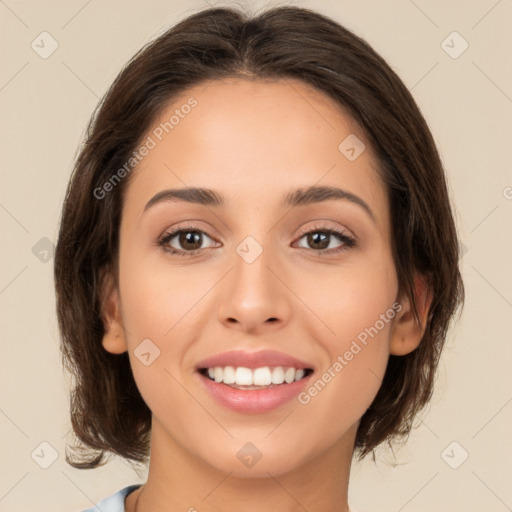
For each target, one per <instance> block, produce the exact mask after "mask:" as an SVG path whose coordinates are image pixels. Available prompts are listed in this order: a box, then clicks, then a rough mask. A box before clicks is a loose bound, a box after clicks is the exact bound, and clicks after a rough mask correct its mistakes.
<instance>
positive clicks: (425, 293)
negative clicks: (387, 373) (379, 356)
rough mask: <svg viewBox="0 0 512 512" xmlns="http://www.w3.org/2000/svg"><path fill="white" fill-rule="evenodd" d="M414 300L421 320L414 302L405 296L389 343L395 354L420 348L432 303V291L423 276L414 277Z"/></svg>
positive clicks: (406, 352)
mask: <svg viewBox="0 0 512 512" xmlns="http://www.w3.org/2000/svg"><path fill="white" fill-rule="evenodd" d="M414 300H415V302H416V309H417V311H418V317H419V319H420V322H418V320H417V319H416V317H415V315H414V310H413V308H412V302H411V301H410V300H409V298H407V297H405V298H404V299H403V300H401V301H400V304H401V305H402V309H400V311H399V312H398V313H397V315H396V319H395V322H394V324H393V330H392V332H391V339H390V343H389V352H390V354H392V355H395V356H404V355H405V354H409V353H410V352H412V351H413V350H414V349H416V348H418V346H419V344H420V342H421V340H422V339H423V334H424V333H425V328H426V325H427V317H428V313H429V310H430V305H431V303H432V292H431V289H430V286H429V285H428V284H427V282H426V279H425V278H424V277H423V276H416V277H415V278H414Z"/></svg>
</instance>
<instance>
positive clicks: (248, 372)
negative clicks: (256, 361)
mask: <svg viewBox="0 0 512 512" xmlns="http://www.w3.org/2000/svg"><path fill="white" fill-rule="evenodd" d="M198 371H199V373H200V374H201V375H203V376H204V377H205V378H207V379H209V380H211V381H213V382H217V383H219V384H225V385H226V386H229V387H232V388H235V389H245V390H251V389H271V388H274V387H277V386H285V385H287V384H291V383H293V382H297V381H299V380H302V379H304V378H306V377H308V376H309V375H311V374H312V373H313V370H312V369H311V368H299V369H297V368H293V367H283V366H275V367H269V366H264V367H261V368H254V369H252V368H245V367H243V366H240V367H233V366H226V367H220V366H216V367H214V368H199V369H198Z"/></svg>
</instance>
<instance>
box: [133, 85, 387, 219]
mask: <svg viewBox="0 0 512 512" xmlns="http://www.w3.org/2000/svg"><path fill="white" fill-rule="evenodd" d="M190 105H194V106H193V107H190ZM146 136H147V137H150V138H151V140H152V144H151V145H152V146H153V147H152V149H151V150H150V151H149V152H148V154H147V155H146V156H145V157H144V158H143V159H142V161H141V162H140V163H139V165H138V166H137V167H136V168H135V170H134V171H133V172H134V176H133V177H132V180H131V182H130V185H129V187H128V192H127V194H126V204H128V203H130V204H132V205H134V207H135V208H137V209H138V210H142V209H143V208H144V204H145V203H144V204H142V203H143V201H144V200H146V201H147V200H148V199H149V198H150V197H151V196H152V195H154V194H155V193H157V192H159V191H161V190H163V189H165V188H174V187H187V186H198V187H205V188H211V189H216V190H219V189H221V190H222V192H223V193H222V195H223V196H225V197H226V199H227V201H226V206H228V207H229V206H230V201H232V202H233V203H234V202H236V201H238V204H239V206H240V204H241V203H244V204H246V203H247V200H248V199H249V200H251V201H253V202H255V203H258V204H263V203H268V202H269V201H270V200H273V198H275V200H276V203H277V202H281V199H282V195H283V193H284V192H286V191H289V190H290V189H292V188H296V187H297V186H311V185H325V186H336V187H342V188H343V189H346V190H348V191H349V192H351V193H354V194H357V195H359V196H364V199H365V201H366V202H368V203H370V204H373V205H374V206H373V207H372V208H376V209H379V208H380V209H384V210H385V209H386V197H385V192H384V186H383V184H382V183H381V181H380V179H379V178H378V174H377V170H376V163H375V160H374V158H373V155H372V153H371V149H370V147H369V144H368V141H367V140H366V137H365V134H364V132H363V130H362V129H361V128H360V127H359V126H358V124H357V123H356V122H355V121H354V120H353V119H352V118H351V117H350V116H349V115H348V114H347V113H346V112H345V110H344V109H343V107H341V106H340V105H338V104H337V102H335V101H334V100H333V99H331V98H330V97H328V96H327V95H325V94H323V93H322V92H320V91H318V90H316V89H314V88H313V87H312V86H310V85H308V84H305V83H303V82H301V81H299V80H293V79H286V80H284V79H280V80H277V81H262V80H256V81H252V80H242V79H231V80H216V81H211V82H205V83H201V84H198V85H196V86H194V87H191V88H189V89H187V90H186V91H184V92H183V93H182V94H181V95H180V96H179V97H177V98H174V99H173V100H172V102H170V103H169V104H168V105H167V106H166V108H165V109H163V110H162V112H161V113H160V115H159V117H158V119H157V120H156V121H155V122H154V123H153V125H152V127H151V128H150V130H149V131H148V133H147V134H146ZM346 140H348V141H349V142H353V141H356V143H357V140H359V141H361V142H362V143H363V144H365V146H366V148H365V149H364V151H363V152H362V153H361V154H360V156H359V157H357V158H356V159H355V160H351V159H349V158H347V154H346V153H344V151H345V150H346V148H347V143H344V141H346ZM340 144H341V148H340ZM350 145H352V146H353V144H348V146H350ZM360 149H361V148H360V147H359V148H358V147H356V151H360ZM349 156H351V155H350V153H349ZM134 203H136V204H134Z"/></svg>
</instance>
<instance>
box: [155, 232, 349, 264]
mask: <svg viewBox="0 0 512 512" xmlns="http://www.w3.org/2000/svg"><path fill="white" fill-rule="evenodd" d="M190 231H194V232H197V233H202V234H205V235H207V236H208V237H209V238H211V239H212V240H215V238H214V237H213V236H212V235H210V233H208V232H207V231H205V230H203V229H198V228H197V227H196V226H193V225H185V226H178V227H177V228H176V229H174V230H173V231H169V232H166V233H164V234H163V235H162V236H161V237H160V238H159V239H158V241H157V245H158V246H159V247H162V248H163V249H164V251H166V252H168V253H170V254H173V255H176V256H195V255H196V254H197V253H198V252H200V251H202V250H203V249H194V250H192V251H182V250H178V249H174V248H173V247H169V246H168V245H167V244H168V243H169V242H170V241H171V240H172V239H173V238H174V237H175V236H176V235H179V234H180V233H183V232H185V233H187V232H190ZM311 233H324V234H328V235H331V236H335V237H336V238H338V240H339V241H340V242H342V243H343V245H341V246H340V247H337V248H335V249H321V250H315V249H309V250H311V251H313V252H316V253H319V254H320V255H322V254H338V253H341V252H343V251H346V250H348V249H351V248H352V247H355V245H356V241H355V239H354V238H352V237H350V236H348V235H347V233H346V232H345V231H343V230H342V229H339V228H327V227H326V226H322V225H320V226H316V225H315V227H314V228H313V229H310V230H308V231H305V232H302V233H301V234H300V235H299V236H298V240H300V239H301V238H304V236H306V235H309V234H311Z"/></svg>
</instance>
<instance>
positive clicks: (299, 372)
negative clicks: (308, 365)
mask: <svg viewBox="0 0 512 512" xmlns="http://www.w3.org/2000/svg"><path fill="white" fill-rule="evenodd" d="M305 373H306V372H305V371H304V370H302V369H301V370H296V371H295V380H296V381H297V380H300V379H302V377H304V374H305Z"/></svg>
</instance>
